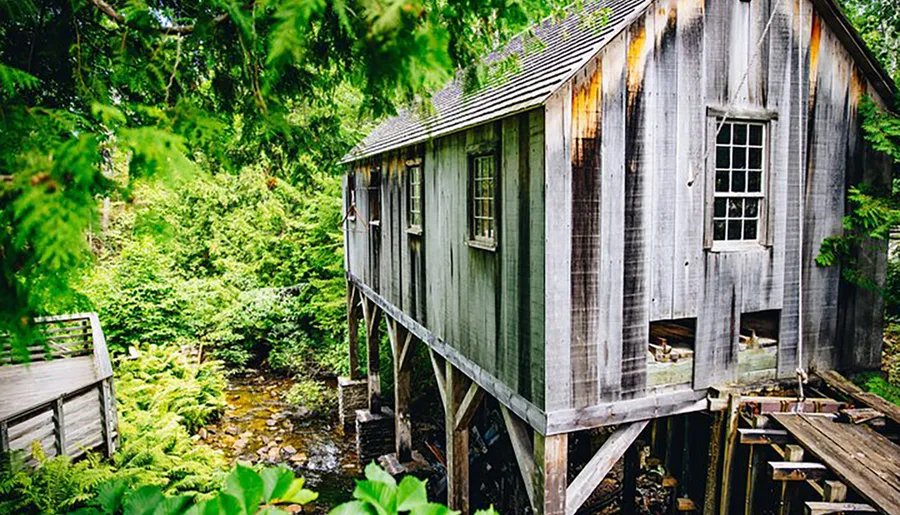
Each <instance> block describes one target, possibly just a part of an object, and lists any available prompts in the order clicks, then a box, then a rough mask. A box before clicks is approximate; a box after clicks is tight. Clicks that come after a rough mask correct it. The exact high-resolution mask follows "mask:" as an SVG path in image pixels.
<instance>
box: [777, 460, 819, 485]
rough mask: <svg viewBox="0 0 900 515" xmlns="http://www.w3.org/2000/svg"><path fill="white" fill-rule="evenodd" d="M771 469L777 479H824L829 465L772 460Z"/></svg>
mask: <svg viewBox="0 0 900 515" xmlns="http://www.w3.org/2000/svg"><path fill="white" fill-rule="evenodd" d="M769 471H770V472H771V474H772V479H773V480H775V481H806V480H808V479H823V478H824V477H825V475H826V473H827V472H828V467H826V466H825V465H822V464H821V463H809V462H802V461H800V462H797V461H770V462H769Z"/></svg>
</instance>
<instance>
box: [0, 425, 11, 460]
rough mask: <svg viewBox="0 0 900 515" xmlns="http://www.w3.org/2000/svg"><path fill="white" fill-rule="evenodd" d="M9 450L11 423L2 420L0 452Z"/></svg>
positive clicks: (0, 426)
mask: <svg viewBox="0 0 900 515" xmlns="http://www.w3.org/2000/svg"><path fill="white" fill-rule="evenodd" d="M2 452H9V424H8V423H7V421H5V420H3V421H0V453H2Z"/></svg>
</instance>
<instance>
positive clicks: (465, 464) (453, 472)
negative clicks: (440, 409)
mask: <svg viewBox="0 0 900 515" xmlns="http://www.w3.org/2000/svg"><path fill="white" fill-rule="evenodd" d="M445 366H446V369H445V372H444V378H445V380H446V385H445V388H444V392H445V393H446V398H447V404H446V405H445V406H444V408H445V409H444V415H445V416H444V428H445V432H446V434H447V505H448V506H449V507H450V509H451V510H457V511H460V512H462V513H463V515H467V514H468V513H469V426H468V424H466V425H464V426H462V427H460V426H457V424H456V419H457V414H458V413H459V408H460V407H461V406H462V404H463V400H464V398H465V396H466V393H467V390H468V387H469V384H468V383H469V380H468V378H467V377H466V376H465V374H463V373H462V372H460V371H459V369H457V368H456V367H454V366H453V364H452V363H450V362H449V361H445ZM469 420H471V418H470V419H469Z"/></svg>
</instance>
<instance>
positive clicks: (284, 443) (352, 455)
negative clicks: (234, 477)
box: [206, 375, 361, 513]
mask: <svg viewBox="0 0 900 515" xmlns="http://www.w3.org/2000/svg"><path fill="white" fill-rule="evenodd" d="M291 384H292V381H291V380H290V379H278V378H271V377H266V376H264V375H249V376H245V377H236V378H232V379H231V381H230V384H229V386H228V389H227V391H226V393H227V401H228V407H227V409H226V410H225V413H224V414H223V415H222V417H221V419H220V420H219V422H218V423H217V424H216V425H215V426H213V427H211V428H209V431H208V434H207V437H206V441H207V443H209V444H210V445H211V446H212V447H214V448H217V449H221V450H222V451H223V452H224V453H225V455H226V456H227V457H228V459H229V460H230V461H232V462H234V461H241V462H250V463H262V464H266V465H275V464H280V463H283V464H285V465H287V466H289V467H291V468H292V469H293V470H294V471H295V473H296V475H297V476H298V477H303V478H305V479H306V485H307V488H310V489H312V490H315V491H316V492H318V493H319V499H318V500H317V501H316V502H315V507H314V510H313V511H314V512H320V513H324V512H327V511H328V509H329V508H330V507H333V506H335V505H337V504H340V503H342V502H345V501H348V500H350V499H351V493H352V491H353V487H354V479H356V478H358V477H360V476H361V470H360V467H359V464H358V460H357V458H356V449H355V448H354V445H353V439H352V438H350V437H345V436H344V434H343V431H342V430H341V429H340V428H339V427H338V426H339V424H338V422H337V416H336V414H335V413H328V414H311V415H310V414H305V413H302V411H303V410H299V409H295V408H292V407H291V406H290V405H289V404H287V403H286V402H284V401H283V400H282V399H281V395H282V394H283V393H285V392H287V391H288V390H289V389H290V387H291Z"/></svg>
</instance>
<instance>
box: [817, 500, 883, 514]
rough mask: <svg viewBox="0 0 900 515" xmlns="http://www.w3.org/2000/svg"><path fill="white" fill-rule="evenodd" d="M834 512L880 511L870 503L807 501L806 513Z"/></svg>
mask: <svg viewBox="0 0 900 515" xmlns="http://www.w3.org/2000/svg"><path fill="white" fill-rule="evenodd" d="M832 513H878V510H876V509H875V508H873V507H871V506H869V505H868V504H860V503H851V502H815V501H807V502H806V515H830V514H832Z"/></svg>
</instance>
